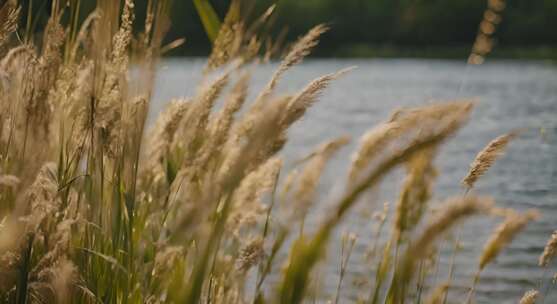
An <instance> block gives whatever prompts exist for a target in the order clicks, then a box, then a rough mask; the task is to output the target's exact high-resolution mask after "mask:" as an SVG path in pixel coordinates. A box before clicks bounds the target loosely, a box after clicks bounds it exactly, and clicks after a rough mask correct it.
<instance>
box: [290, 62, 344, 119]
mask: <svg viewBox="0 0 557 304" xmlns="http://www.w3.org/2000/svg"><path fill="white" fill-rule="evenodd" d="M353 69H354V67H350V68H346V69H342V70H340V71H337V72H335V73H331V74H327V75H324V76H322V77H319V78H317V79H315V80H313V81H312V82H311V83H309V84H308V85H307V86H306V87H305V88H304V89H302V91H300V92H299V93H298V94H297V95H295V96H294V97H293V98H292V99H291V100H290V102H289V104H288V107H287V113H286V114H285V118H284V119H285V121H284V124H285V125H287V126H289V125H291V124H292V123H293V122H295V121H297V120H298V119H300V118H301V117H302V116H304V114H305V113H306V110H307V109H308V108H310V107H311V106H312V105H313V104H314V103H315V102H316V101H317V99H318V98H319V96H320V95H321V94H322V93H323V91H324V90H325V89H326V88H327V87H328V86H329V84H330V83H331V81H333V80H335V79H338V78H339V77H341V76H342V75H344V74H346V73H348V72H350V71H351V70H353Z"/></svg>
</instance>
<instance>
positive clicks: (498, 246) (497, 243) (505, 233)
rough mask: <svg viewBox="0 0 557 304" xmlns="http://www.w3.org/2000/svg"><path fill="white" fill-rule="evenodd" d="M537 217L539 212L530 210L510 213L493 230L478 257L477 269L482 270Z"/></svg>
mask: <svg viewBox="0 0 557 304" xmlns="http://www.w3.org/2000/svg"><path fill="white" fill-rule="evenodd" d="M538 217H539V213H538V212H537V211H534V210H530V211H528V212H526V213H524V214H519V213H516V212H514V213H511V214H509V215H508V216H507V218H506V219H505V221H504V222H503V223H501V224H500V225H499V226H498V227H497V228H496V230H495V231H494V232H493V234H492V235H491V237H490V238H489V240H488V241H487V243H486V245H485V246H484V250H483V252H482V255H481V257H480V262H479V270H480V271H481V270H483V269H484V268H485V266H486V265H487V264H489V263H490V262H491V261H493V259H495V257H497V255H498V254H499V253H500V252H501V250H502V249H503V248H505V247H506V246H507V245H508V244H509V243H510V242H512V240H513V239H514V237H515V236H516V235H517V234H518V233H519V232H520V231H522V230H523V229H524V228H525V227H526V225H527V224H528V223H529V222H530V221H532V220H535V219H537V218H538Z"/></svg>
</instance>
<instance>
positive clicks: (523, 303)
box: [519, 289, 539, 304]
mask: <svg viewBox="0 0 557 304" xmlns="http://www.w3.org/2000/svg"><path fill="white" fill-rule="evenodd" d="M538 295H539V292H538V291H537V290H535V289H532V290H528V291H527V292H525V293H524V296H522V298H521V299H520V302H519V304H535V303H536V299H537V298H538Z"/></svg>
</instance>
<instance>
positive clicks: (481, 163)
mask: <svg viewBox="0 0 557 304" xmlns="http://www.w3.org/2000/svg"><path fill="white" fill-rule="evenodd" d="M516 136H518V133H516V132H511V133H509V134H505V135H501V136H499V137H497V138H495V139H494V140H492V141H491V142H490V143H488V144H487V146H485V147H484V148H483V150H481V151H480V152H479V153H478V155H476V158H475V159H474V161H473V162H472V164H470V170H469V171H468V174H467V175H466V177H464V179H463V180H462V185H464V186H465V187H466V188H468V189H471V188H472V187H474V184H475V183H476V181H477V180H478V179H479V178H480V177H482V176H483V175H484V174H485V173H486V172H487V170H489V168H491V166H492V165H493V164H494V163H495V161H496V160H497V159H498V158H499V157H500V156H501V155H502V154H503V153H504V152H505V149H506V147H507V145H508V144H509V142H510V141H511V140H513V139H514V138H515V137H516Z"/></svg>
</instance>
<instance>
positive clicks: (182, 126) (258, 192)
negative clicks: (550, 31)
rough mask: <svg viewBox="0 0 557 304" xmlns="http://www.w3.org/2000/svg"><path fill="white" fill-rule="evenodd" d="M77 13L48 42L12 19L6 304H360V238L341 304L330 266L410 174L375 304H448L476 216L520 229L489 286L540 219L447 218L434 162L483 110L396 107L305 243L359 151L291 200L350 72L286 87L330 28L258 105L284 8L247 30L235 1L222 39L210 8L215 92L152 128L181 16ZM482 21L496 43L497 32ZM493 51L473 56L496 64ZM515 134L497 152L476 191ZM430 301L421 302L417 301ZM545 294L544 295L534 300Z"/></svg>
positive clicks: (186, 101) (1, 31) (381, 225)
mask: <svg viewBox="0 0 557 304" xmlns="http://www.w3.org/2000/svg"><path fill="white" fill-rule="evenodd" d="M79 2H80V1H79V0H78V1H70V2H68V4H69V5H66V2H61V1H58V0H54V1H53V3H52V7H51V14H50V19H49V21H48V24H47V27H46V29H45V33H44V37H42V38H43V39H42V42H41V41H38V39H37V38H38V37H34V36H33V33H32V31H31V30H21V29H19V28H18V27H17V25H18V21H17V20H18V16H19V15H20V14H21V12H20V7H19V5H18V4H17V2H16V1H7V2H5V4H4V5H3V7H2V8H1V9H0V56H1V60H0V77H1V82H0V91H1V94H0V302H2V303H288V304H291V303H301V302H307V301H310V300H311V299H313V300H315V301H317V300H318V301H322V300H331V301H334V302H335V303H344V302H345V301H347V299H344V298H343V297H342V288H343V286H344V285H345V283H346V280H345V279H346V274H347V273H349V271H350V266H351V265H350V264H349V263H348V261H349V259H350V256H351V254H352V251H353V249H354V250H355V248H356V247H355V246H356V245H355V244H356V238H355V237H353V236H351V237H346V238H344V239H343V240H344V241H343V242H342V246H341V248H342V249H343V250H342V253H341V257H340V260H341V262H340V267H339V278H338V281H337V284H336V286H337V290H336V291H335V292H334V295H333V294H329V295H327V293H325V292H322V291H320V290H319V287H320V285H319V284H318V282H320V281H322V280H320V279H319V278H317V277H316V276H315V274H316V273H318V271H319V267H321V265H326V263H328V262H329V261H328V259H327V257H326V252H327V251H328V247H329V246H330V243H332V242H334V241H335V238H334V237H333V236H334V233H335V231H336V229H337V228H338V227H339V225H340V224H341V223H342V222H343V221H345V220H346V218H347V217H348V216H349V211H350V210H352V209H354V206H356V204H358V203H360V202H361V203H364V202H362V201H363V200H364V199H362V198H363V197H364V195H365V194H366V193H368V192H369V191H372V190H376V189H378V186H379V185H380V183H381V181H382V180H383V178H384V177H386V176H387V175H389V174H390V173H391V172H392V171H393V170H395V169H396V168H399V167H402V168H404V169H406V175H407V177H406V180H405V182H404V184H403V186H402V189H401V193H400V195H399V199H398V201H397V202H396V208H395V209H394V210H395V212H394V215H390V214H389V213H388V210H387V209H388V208H387V207H386V206H387V205H385V208H384V210H383V212H382V213H380V214H379V215H378V216H377V217H374V220H375V221H377V225H378V229H377V231H376V233H374V234H373V235H372V237H373V246H372V252H373V259H372V260H371V261H372V264H373V265H372V269H371V270H370V271H369V273H368V275H369V282H370V284H369V285H368V286H366V287H365V288H367V289H365V290H364V293H365V294H369V298H368V299H364V301H366V302H368V303H405V302H413V301H420V300H421V294H422V293H424V294H428V295H429V296H428V297H427V301H428V303H442V302H444V301H445V298H446V297H447V294H448V290H449V287H450V286H449V284H448V283H446V282H435V285H437V286H438V287H437V288H435V287H431V286H429V284H426V282H433V281H432V275H431V273H430V272H428V271H426V269H425V268H426V267H427V265H429V264H427V263H426V262H427V261H438V259H436V258H432V257H435V255H437V254H439V253H438V251H437V250H436V248H437V247H438V246H439V241H440V240H442V238H443V236H444V235H445V234H446V233H447V232H449V231H450V229H451V228H452V227H454V226H455V225H456V224H458V223H459V222H461V221H464V220H467V219H469V218H473V217H476V216H479V215H489V216H491V215H493V214H495V213H497V214H499V215H501V214H503V215H505V216H506V221H505V222H504V223H503V224H502V225H501V226H500V228H499V229H498V230H496V231H495V232H494V235H493V236H492V238H491V239H490V240H489V241H488V243H487V245H486V247H485V250H484V253H483V255H482V258H481V260H480V261H479V266H478V269H479V271H478V274H477V276H476V278H475V280H474V281H475V282H477V281H479V274H480V271H481V270H483V269H484V268H485V267H487V265H488V264H489V263H490V262H492V261H493V260H494V258H495V257H496V256H497V255H498V254H500V253H501V251H502V250H503V249H504V248H505V247H506V246H507V245H508V244H509V243H510V242H511V241H512V239H513V238H514V237H515V236H516V234H517V233H518V232H520V231H521V230H522V229H523V228H524V227H525V226H526V224H528V222H530V221H531V220H533V219H535V218H536V213H535V212H534V211H532V212H528V213H525V214H519V213H517V212H516V211H508V210H506V211H505V212H497V211H498V210H499V211H500V210H501V209H497V208H496V207H494V202H493V200H492V199H490V198H489V197H486V196H478V195H476V194H473V193H470V195H467V196H465V197H462V196H455V197H454V198H452V199H449V200H447V201H446V202H445V203H444V208H443V209H442V210H441V211H438V212H435V213H434V212H433V211H432V208H431V206H430V203H431V199H432V197H433V183H434V182H435V180H436V179H437V178H439V177H438V173H437V171H436V169H435V156H436V155H438V154H439V153H442V151H441V150H442V147H443V145H444V144H445V142H446V141H448V140H450V139H451V137H452V136H453V135H454V134H456V133H457V132H458V131H459V130H460V129H461V128H464V127H465V125H466V123H467V121H468V119H469V117H470V113H471V111H472V110H473V107H474V102H473V101H472V100H468V99H464V100H452V101H447V102H436V103H433V104H429V105H426V106H419V107H414V108H403V109H399V110H398V111H396V112H395V113H393V115H392V116H391V117H390V118H388V119H387V120H386V121H385V122H383V123H381V124H380V125H379V126H377V127H372V128H370V131H369V132H368V133H366V134H365V135H364V136H363V137H362V138H361V139H360V141H359V142H360V146H359V148H358V149H357V150H356V151H355V152H354V157H353V159H352V162H351V164H350V165H349V167H348V168H347V169H348V171H349V176H348V178H347V179H346V180H342V179H340V178H339V179H338V180H336V182H337V183H343V184H344V187H343V191H344V192H343V193H342V194H341V195H340V196H339V197H337V198H335V200H334V201H333V202H332V205H331V206H332V209H331V211H330V212H328V213H326V214H325V216H324V218H323V219H322V221H321V222H318V224H317V226H316V227H312V229H303V222H304V219H305V218H306V217H307V216H308V215H309V214H310V213H312V212H317V211H318V210H321V208H320V207H319V206H318V203H319V200H320V199H321V198H322V196H321V195H317V194H318V193H319V189H320V188H319V186H320V178H321V175H322V174H323V171H324V170H325V168H326V165H327V164H328V162H329V161H330V160H331V159H333V157H335V156H336V154H337V152H338V151H339V149H341V148H343V147H344V146H345V145H346V144H347V143H348V141H349V139H348V138H347V137H345V136H343V137H338V138H336V139H333V140H331V141H327V142H325V143H324V144H322V145H320V146H319V147H317V148H316V149H315V150H314V151H313V152H312V153H311V154H310V155H309V156H307V157H306V158H304V159H302V160H301V161H300V162H299V163H297V164H296V168H294V169H293V170H292V171H291V172H286V174H285V176H287V178H286V181H284V182H282V183H281V182H280V181H281V178H280V176H281V175H282V172H284V171H285V169H284V168H283V161H282V160H281V154H280V153H279V152H280V151H281V150H282V149H283V148H284V146H285V145H287V144H288V132H287V131H288V129H289V128H290V126H292V125H293V124H294V123H295V122H296V121H298V120H300V119H301V118H302V117H303V116H304V115H305V114H306V113H307V111H308V110H309V109H310V108H311V107H312V106H313V105H314V104H315V103H317V102H318V101H319V98H320V96H321V95H322V94H327V93H326V89H327V87H329V86H332V85H335V84H334V81H335V80H336V79H337V78H338V77H340V76H342V75H344V74H348V73H349V72H350V69H351V68H348V69H343V70H340V71H337V72H331V73H330V74H327V75H324V76H322V77H319V78H317V79H315V80H313V81H309V82H308V84H307V85H306V86H305V87H304V88H302V89H301V90H299V91H298V92H295V93H281V92H277V85H278V83H279V82H280V80H281V79H282V78H283V77H287V72H288V70H289V69H290V68H292V67H293V66H295V65H297V64H299V63H301V62H302V61H303V59H304V58H305V57H306V56H308V55H309V53H310V51H311V50H312V49H313V48H315V47H316V46H317V43H318V40H319V37H320V35H322V34H323V33H325V32H326V31H327V29H328V28H327V27H326V26H324V25H319V26H316V27H315V28H313V29H311V30H310V31H309V32H308V33H307V34H306V35H304V36H302V37H301V38H300V39H299V40H298V41H296V42H295V43H294V44H293V45H292V46H291V47H290V48H289V49H287V50H286V52H285V54H286V55H285V56H284V57H283V59H282V61H281V63H280V64H279V65H278V68H277V70H276V71H275V72H274V73H273V75H272V76H271V78H270V79H269V81H268V82H267V84H266V85H265V86H264V87H263V89H262V90H261V91H260V92H258V93H257V94H256V97H255V98H254V100H249V99H248V96H249V94H248V91H249V89H250V75H251V74H250V70H251V69H253V68H256V67H257V62H258V60H259V58H261V57H263V58H268V57H269V56H271V55H270V54H275V53H276V52H277V46H276V44H273V45H271V44H269V43H267V44H265V43H263V41H264V40H265V39H270V38H268V37H265V36H264V35H263V34H262V32H263V31H262V30H261V29H262V28H265V26H266V24H267V23H268V22H270V20H271V19H270V15H271V14H272V13H273V8H270V9H269V10H267V11H266V12H265V13H264V14H263V15H262V16H261V17H259V18H258V19H256V20H255V21H253V22H249V20H244V19H242V18H241V16H242V14H240V10H241V9H242V5H241V2H240V1H232V4H231V9H230V11H229V13H228V15H227V17H226V18H225V19H224V22H223V23H222V25H221V26H220V29H219V30H218V31H217V30H216V29H215V28H214V24H216V23H215V20H211V19H214V16H212V15H211V14H210V13H207V12H210V9H209V8H208V7H207V6H206V5H207V3H206V2H204V1H196V5H198V6H200V7H201V6H203V7H204V10H205V13H206V14H205V15H204V17H203V18H204V19H205V23H207V26H209V27H211V28H212V30H211V32H210V33H209V34H210V36H211V37H212V38H213V39H214V49H213V53H212V54H211V55H210V57H209V59H208V63H207V67H206V68H205V70H204V74H203V81H202V82H201V84H200V85H199V88H198V90H197V91H196V93H195V94H194V95H193V96H190V97H178V98H177V99H175V100H173V101H172V102H170V103H168V105H167V106H166V108H165V109H164V111H163V112H162V113H160V114H159V115H158V118H157V119H156V121H155V123H154V124H153V125H147V123H146V120H147V113H148V110H149V105H150V102H151V97H152V94H153V89H154V88H153V81H154V75H155V73H156V67H157V63H158V61H159V59H160V56H161V54H162V53H164V52H165V51H166V50H168V49H170V48H172V47H175V46H177V45H179V44H181V42H182V40H177V41H175V42H171V43H170V44H168V45H164V44H163V41H164V40H163V38H164V35H165V32H166V31H167V30H168V28H169V26H170V20H169V12H170V5H169V2H168V1H165V0H150V1H149V2H148V4H147V6H148V12H147V15H146V18H145V20H144V21H139V20H137V18H136V17H135V14H134V7H135V5H136V4H135V3H134V2H133V1H132V0H125V1H113V0H98V1H97V2H96V9H95V10H94V11H93V12H92V13H91V14H90V15H89V16H88V17H85V16H83V17H85V18H79V17H78V14H79V11H80V10H79ZM500 3H501V1H490V6H489V7H490V8H489V10H488V11H487V12H486V15H485V20H486V21H485V22H488V23H489V24H492V25H494V24H496V23H497V20H498V19H497V18H496V17H498V15H497V14H498V13H499V12H500V11H501V10H502V5H501V4H500ZM68 16H71V17H70V18H68ZM29 17H30V18H33V16H29ZM81 19H83V20H84V21H83V22H82V23H81V24H80V23H79V22H78V20H81ZM485 22H483V23H482V24H483V25H482V26H481V33H482V35H490V34H491V33H492V30H491V29H490V26H489V24H487V23H485ZM484 23H485V24H484ZM138 28H140V30H139V31H136V30H135V29H138ZM17 36H19V38H21V39H16V37H17ZM482 39H483V38H482ZM267 41H268V40H267ZM265 45H267V46H268V47H267V49H266V48H265ZM480 46H481V45H480V44H478V46H477V47H475V51H474V52H475V53H474V54H475V55H476V56H484V55H485V52H484V51H485V50H484V49H483V48H480ZM132 68H133V69H134V73H133V74H132V73H130V72H129V71H130V69H132ZM221 99H222V101H223V105H222V107H221V108H220V109H217V104H219V101H220V100H221ZM244 108H247V109H245V111H244ZM517 136H518V134H515V133H512V135H507V136H505V137H501V138H499V139H496V140H495V141H494V142H493V143H492V144H490V145H488V147H487V148H486V150H485V151H483V152H481V153H480V156H478V158H477V159H476V161H475V162H474V164H473V169H472V170H471V173H470V175H469V177H467V178H466V179H465V182H464V183H465V184H466V186H467V187H469V188H472V186H473V185H474V183H475V182H476V180H477V179H479V178H480V177H481V176H482V175H483V174H484V173H485V171H486V170H487V169H488V168H489V167H490V166H491V165H492V164H493V162H494V161H495V158H496V157H497V156H499V155H500V152H501V151H502V149H504V148H505V146H506V144H507V143H508V141H509V140H510V139H511V138H515V137H517ZM277 189H279V190H280V191H277ZM277 192H279V193H280V195H279V194H277ZM277 196H278V197H279V198H280V199H278V200H277ZM284 214H287V216H282V215H284ZM390 217H392V218H390ZM388 218H390V219H388ZM391 222H392V223H393V224H392V226H390V227H389V226H388V225H385V223H391ZM299 225H300V226H301V227H302V228H301V229H297V228H298V226H299ZM389 228H390V229H389ZM298 232H299V233H298ZM383 234H387V235H388V237H387V238H386V239H387V241H386V242H385V243H383V241H381V240H380V239H381V236H382V235H383ZM554 247H555V240H554V236H553V237H552V239H551V240H550V241H549V243H548V244H547V246H546V248H545V250H544V253H543V254H542V256H541V257H540V262H539V263H540V265H541V266H544V267H548V266H549V262H550V261H551V259H552V258H553V256H554V251H555V248H554ZM434 266H435V265H434ZM343 283H344V285H343ZM416 285H417V286H418V290H419V292H418V293H413V292H410V291H411V289H412V288H413V286H416ZM435 285H432V286H435ZM310 290H316V292H313V296H312V294H311V292H310ZM319 295H321V296H319ZM472 295H473V293H472V292H471V293H470V297H472ZM537 295H538V294H537V292H536V293H535V294H534V293H533V292H530V293H528V294H526V295H525V297H524V298H523V299H522V300H521V303H523V302H524V303H533V301H535V298H536V296H537ZM451 300H452V299H451ZM455 300H456V299H455ZM458 300H462V299H458Z"/></svg>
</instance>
